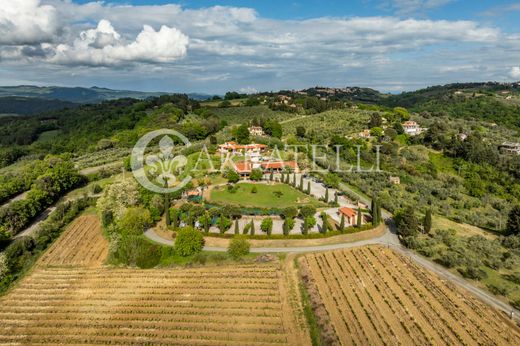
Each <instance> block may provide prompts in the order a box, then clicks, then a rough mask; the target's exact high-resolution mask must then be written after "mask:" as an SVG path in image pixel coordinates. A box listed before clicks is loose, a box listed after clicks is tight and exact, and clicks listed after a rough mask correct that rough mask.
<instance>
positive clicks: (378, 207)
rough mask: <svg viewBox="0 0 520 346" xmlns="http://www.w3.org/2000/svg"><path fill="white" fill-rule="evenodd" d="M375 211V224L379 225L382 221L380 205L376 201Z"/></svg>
mask: <svg viewBox="0 0 520 346" xmlns="http://www.w3.org/2000/svg"><path fill="white" fill-rule="evenodd" d="M376 211H377V224H378V225H379V224H380V223H381V222H382V221H383V218H382V217H381V204H380V203H379V201H377V208H376Z"/></svg>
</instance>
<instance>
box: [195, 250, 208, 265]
mask: <svg viewBox="0 0 520 346" xmlns="http://www.w3.org/2000/svg"><path fill="white" fill-rule="evenodd" d="M207 260H208V255H207V254H205V253H204V252H199V253H197V254H195V256H193V262H194V263H198V264H202V265H204V264H206V262H207Z"/></svg>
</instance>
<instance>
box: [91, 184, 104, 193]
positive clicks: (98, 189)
mask: <svg viewBox="0 0 520 346" xmlns="http://www.w3.org/2000/svg"><path fill="white" fill-rule="evenodd" d="M91 191H92V193H93V194H94V195H97V194H98V193H100V192H101V191H103V189H102V188H101V186H99V184H94V185H92V190H91Z"/></svg>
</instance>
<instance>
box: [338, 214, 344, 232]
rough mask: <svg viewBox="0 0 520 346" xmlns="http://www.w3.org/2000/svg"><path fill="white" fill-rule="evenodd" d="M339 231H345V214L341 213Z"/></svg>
mask: <svg viewBox="0 0 520 346" xmlns="http://www.w3.org/2000/svg"><path fill="white" fill-rule="evenodd" d="M339 231H340V232H341V233H343V232H345V215H343V214H341V220H340V222H339Z"/></svg>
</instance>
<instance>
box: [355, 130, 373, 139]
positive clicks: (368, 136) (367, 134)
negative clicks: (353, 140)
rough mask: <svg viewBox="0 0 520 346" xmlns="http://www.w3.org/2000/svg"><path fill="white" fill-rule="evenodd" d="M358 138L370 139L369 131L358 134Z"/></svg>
mask: <svg viewBox="0 0 520 346" xmlns="http://www.w3.org/2000/svg"><path fill="white" fill-rule="evenodd" d="M358 137H359V138H371V137H372V136H371V135H370V130H363V131H362V132H360V133H358Z"/></svg>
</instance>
